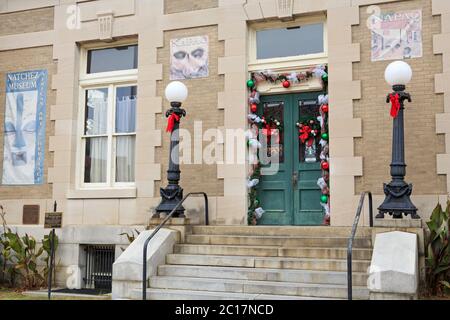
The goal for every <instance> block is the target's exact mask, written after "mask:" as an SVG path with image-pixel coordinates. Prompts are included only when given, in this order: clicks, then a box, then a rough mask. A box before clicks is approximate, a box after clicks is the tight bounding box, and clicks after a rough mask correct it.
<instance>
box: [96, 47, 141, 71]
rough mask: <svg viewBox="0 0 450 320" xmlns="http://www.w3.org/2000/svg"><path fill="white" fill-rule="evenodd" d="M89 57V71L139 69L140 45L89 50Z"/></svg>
mask: <svg viewBox="0 0 450 320" xmlns="http://www.w3.org/2000/svg"><path fill="white" fill-rule="evenodd" d="M87 58H88V62H87V73H97V72H107V71H117V70H130V69H137V64H138V46H137V45H132V46H122V47H115V48H105V49H95V50H89V51H88V56H87Z"/></svg>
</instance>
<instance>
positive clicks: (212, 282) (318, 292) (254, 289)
mask: <svg viewBox="0 0 450 320" xmlns="http://www.w3.org/2000/svg"><path fill="white" fill-rule="evenodd" d="M218 280H219V279H214V278H187V277H165V276H156V277H151V278H150V287H151V288H156V289H177V290H194V291H195V290H197V291H215V292H233V293H250V294H270V295H288V296H303V297H320V298H346V297H347V287H346V286H345V285H325V284H316V283H291V282H274V281H251V280H231V279H220V280H219V281H218ZM353 296H354V298H355V299H368V298H369V291H368V289H367V288H366V287H358V286H354V287H353Z"/></svg>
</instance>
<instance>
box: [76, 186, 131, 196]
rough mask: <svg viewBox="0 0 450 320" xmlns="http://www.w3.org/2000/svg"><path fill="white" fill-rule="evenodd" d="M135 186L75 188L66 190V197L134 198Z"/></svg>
mask: <svg viewBox="0 0 450 320" xmlns="http://www.w3.org/2000/svg"><path fill="white" fill-rule="evenodd" d="M136 194H137V191H136V188H120V189H118V188H105V189H77V190H69V192H67V199H117V198H119V199H120V198H136Z"/></svg>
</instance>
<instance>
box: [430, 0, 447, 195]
mask: <svg viewBox="0 0 450 320" xmlns="http://www.w3.org/2000/svg"><path fill="white" fill-rule="evenodd" d="M432 14H433V15H440V16H441V32H442V33H441V34H437V35H435V36H434V37H433V52H434V54H441V55H442V62H443V66H444V67H443V73H441V74H436V75H435V80H434V81H435V93H436V94H444V113H440V114H436V134H444V135H445V153H444V154H438V155H437V156H436V158H437V173H438V174H445V175H447V192H448V193H449V192H450V86H449V83H450V33H449V32H450V24H449V23H448V21H449V19H450V6H449V4H448V0H432Z"/></svg>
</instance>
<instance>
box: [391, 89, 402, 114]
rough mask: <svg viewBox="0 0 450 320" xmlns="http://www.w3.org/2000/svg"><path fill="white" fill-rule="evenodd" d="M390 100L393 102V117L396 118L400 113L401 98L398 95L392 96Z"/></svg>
mask: <svg viewBox="0 0 450 320" xmlns="http://www.w3.org/2000/svg"><path fill="white" fill-rule="evenodd" d="M389 99H390V100H391V105H392V106H391V117H393V118H396V117H397V115H398V112H399V111H400V96H399V94H398V93H396V94H392V93H391V94H390V95H389Z"/></svg>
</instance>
